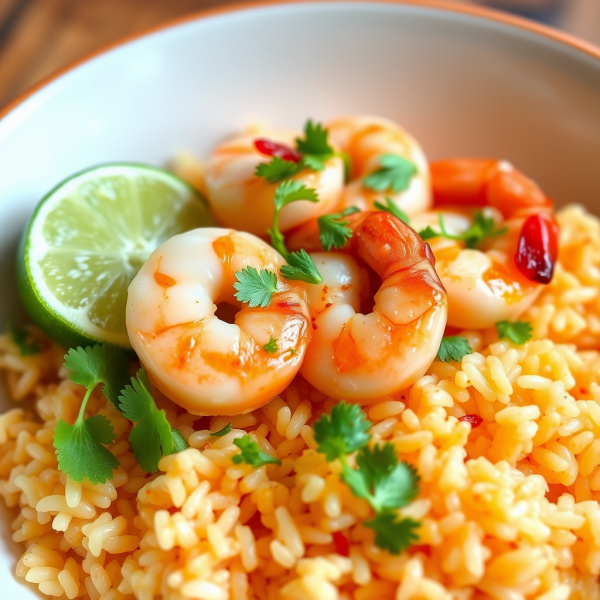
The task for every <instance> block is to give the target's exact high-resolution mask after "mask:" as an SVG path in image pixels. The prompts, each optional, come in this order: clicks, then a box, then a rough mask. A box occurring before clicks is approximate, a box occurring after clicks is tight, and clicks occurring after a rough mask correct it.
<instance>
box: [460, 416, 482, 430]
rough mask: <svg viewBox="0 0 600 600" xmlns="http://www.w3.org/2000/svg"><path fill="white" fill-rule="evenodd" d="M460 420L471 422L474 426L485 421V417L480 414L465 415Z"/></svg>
mask: <svg viewBox="0 0 600 600" xmlns="http://www.w3.org/2000/svg"><path fill="white" fill-rule="evenodd" d="M458 420H459V421H466V422H467V423H471V427H473V428H475V427H479V426H480V425H481V424H482V423H483V419H482V418H481V417H480V416H479V415H463V416H462V417H460V418H459V419H458Z"/></svg>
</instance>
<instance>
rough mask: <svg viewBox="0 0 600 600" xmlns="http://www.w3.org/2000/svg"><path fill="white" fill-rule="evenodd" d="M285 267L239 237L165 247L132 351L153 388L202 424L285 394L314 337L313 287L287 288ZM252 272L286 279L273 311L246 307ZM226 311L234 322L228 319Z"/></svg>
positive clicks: (145, 283)
mask: <svg viewBox="0 0 600 600" xmlns="http://www.w3.org/2000/svg"><path fill="white" fill-rule="evenodd" d="M282 264H285V261H284V260H283V258H282V257H281V255H280V254H279V253H278V252H277V251H276V250H274V249H273V248H271V247H270V246H269V245H268V244H266V243H265V242H263V241H262V240H260V239H259V238H257V237H255V236H253V235H251V234H248V233H242V232H236V231H233V230H231V229H219V228H205V229H195V230H193V231H189V232H187V233H184V234H182V235H177V236H175V237H173V238H171V239H170V240H168V241H167V242H165V243H164V244H162V245H161V246H159V247H158V248H157V249H156V250H155V251H154V253H153V254H152V255H151V256H150V258H149V259H148V261H147V262H146V263H145V264H144V266H143V267H142V268H141V270H140V272H139V273H138V274H137V275H136V277H135V278H134V280H133V281H132V283H131V285H130V287H129V295H128V302H127V330H128V333H129V338H130V341H131V345H132V346H133V349H134V350H135V351H136V352H137V354H138V356H139V357H140V360H141V362H142V364H143V365H144V367H145V368H146V369H147V371H148V374H149V376H150V379H151V381H152V383H153V384H154V385H155V386H156V387H157V388H158V389H159V390H160V391H161V392H163V393H164V394H165V395H166V396H167V397H169V398H170V399H171V400H173V402H175V403H177V404H179V405H180V406H182V407H183V408H185V409H186V410H188V411H189V412H190V413H192V414H196V415H233V414H239V413H245V412H248V411H251V410H254V409H255V408H258V407H260V406H262V405H263V404H265V403H266V402H268V401H269V400H271V399H272V398H273V397H274V396H275V395H277V394H278V393H280V392H281V391H282V390H283V389H284V388H285V387H286V386H287V385H288V384H289V383H290V381H291V380H292V379H293V377H294V376H295V375H296V373H297V372H298V370H299V368H300V365H301V363H302V360H303V358H304V355H305V352H306V348H307V345H308V342H309V340H310V337H311V333H312V329H311V328H310V321H309V309H308V304H307V296H306V285H305V284H304V283H302V282H299V281H288V280H286V279H283V278H281V277H280V276H279V269H280V267H281V265H282ZM247 267H253V268H254V269H257V272H259V273H260V271H262V270H264V269H266V270H268V271H270V272H271V273H274V274H275V275H276V277H277V284H276V286H277V290H276V292H274V293H273V294H272V296H271V299H270V303H269V304H268V306H262V305H261V306H256V307H255V308H250V307H249V305H248V304H242V303H241V302H239V301H238V300H237V299H236V295H235V288H234V284H235V283H236V275H235V274H236V272H241V271H242V269H244V268H247ZM263 304H264V303H263ZM224 305H225V306H227V305H229V307H230V308H231V307H233V309H232V310H233V311H234V312H236V311H237V314H235V319H234V322H227V321H225V320H222V319H221V318H219V312H217V308H218V307H219V308H221V307H223V306H224ZM230 321H231V319H230Z"/></svg>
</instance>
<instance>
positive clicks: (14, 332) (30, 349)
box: [8, 321, 40, 356]
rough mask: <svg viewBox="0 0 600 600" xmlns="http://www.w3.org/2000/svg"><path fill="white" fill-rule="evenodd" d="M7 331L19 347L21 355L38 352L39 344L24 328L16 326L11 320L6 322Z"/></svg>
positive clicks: (30, 354)
mask: <svg viewBox="0 0 600 600" xmlns="http://www.w3.org/2000/svg"><path fill="white" fill-rule="evenodd" d="M8 333H10V337H11V338H12V341H13V342H14V343H15V345H16V346H17V348H18V349H19V354H20V355H21V356H32V355H33V354H39V353H40V345H39V344H38V343H37V341H36V340H35V338H34V337H33V336H32V335H31V334H30V333H28V332H27V331H25V330H24V329H21V328H20V327H17V326H16V325H15V324H14V323H13V322H12V321H9V322H8Z"/></svg>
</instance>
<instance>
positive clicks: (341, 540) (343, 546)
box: [333, 531, 350, 556]
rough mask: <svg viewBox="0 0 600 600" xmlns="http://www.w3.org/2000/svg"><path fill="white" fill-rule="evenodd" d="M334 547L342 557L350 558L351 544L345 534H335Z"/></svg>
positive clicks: (335, 532) (337, 532) (336, 532)
mask: <svg viewBox="0 0 600 600" xmlns="http://www.w3.org/2000/svg"><path fill="white" fill-rule="evenodd" d="M333 545H334V546H335V551H336V552H337V553H338V554H339V555H340V556H350V542H349V541H348V538H347V537H346V536H345V535H344V534H343V533H340V532H339V531H334V532H333Z"/></svg>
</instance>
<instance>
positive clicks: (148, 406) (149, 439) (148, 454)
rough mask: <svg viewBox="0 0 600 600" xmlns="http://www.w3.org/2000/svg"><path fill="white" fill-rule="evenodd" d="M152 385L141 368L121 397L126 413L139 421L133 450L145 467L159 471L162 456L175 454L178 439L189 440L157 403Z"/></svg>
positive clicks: (133, 431) (149, 471) (129, 417)
mask: <svg viewBox="0 0 600 600" xmlns="http://www.w3.org/2000/svg"><path fill="white" fill-rule="evenodd" d="M150 389H151V387H150V381H149V380H148V375H147V374H146V371H145V370H144V369H140V370H139V371H138V372H137V375H136V377H132V378H131V385H126V386H125V388H124V389H123V391H122V392H121V396H120V400H121V409H122V410H123V414H124V415H125V416H126V417H127V418H128V419H129V420H130V421H132V422H133V423H135V425H134V427H133V429H132V430H131V433H130V434H129V442H130V444H131V449H132V450H133V454H134V456H135V458H136V460H137V461H138V463H139V464H140V466H141V467H142V469H144V471H146V472H147V473H156V471H158V463H159V461H160V459H161V458H162V457H163V456H166V455H167V454H173V452H175V444H176V442H177V445H179V446H181V441H183V442H184V443H185V440H183V437H182V438H181V440H179V439H177V440H176V439H175V436H174V435H173V432H172V429H171V425H170V424H169V421H167V415H166V414H165V411H164V410H159V409H158V408H157V407H156V403H155V402H154V398H153V397H152V394H151V393H150ZM177 433H178V434H179V432H177ZM175 435H176V434H175ZM179 435H181V434H179ZM186 446H187V444H186Z"/></svg>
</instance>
